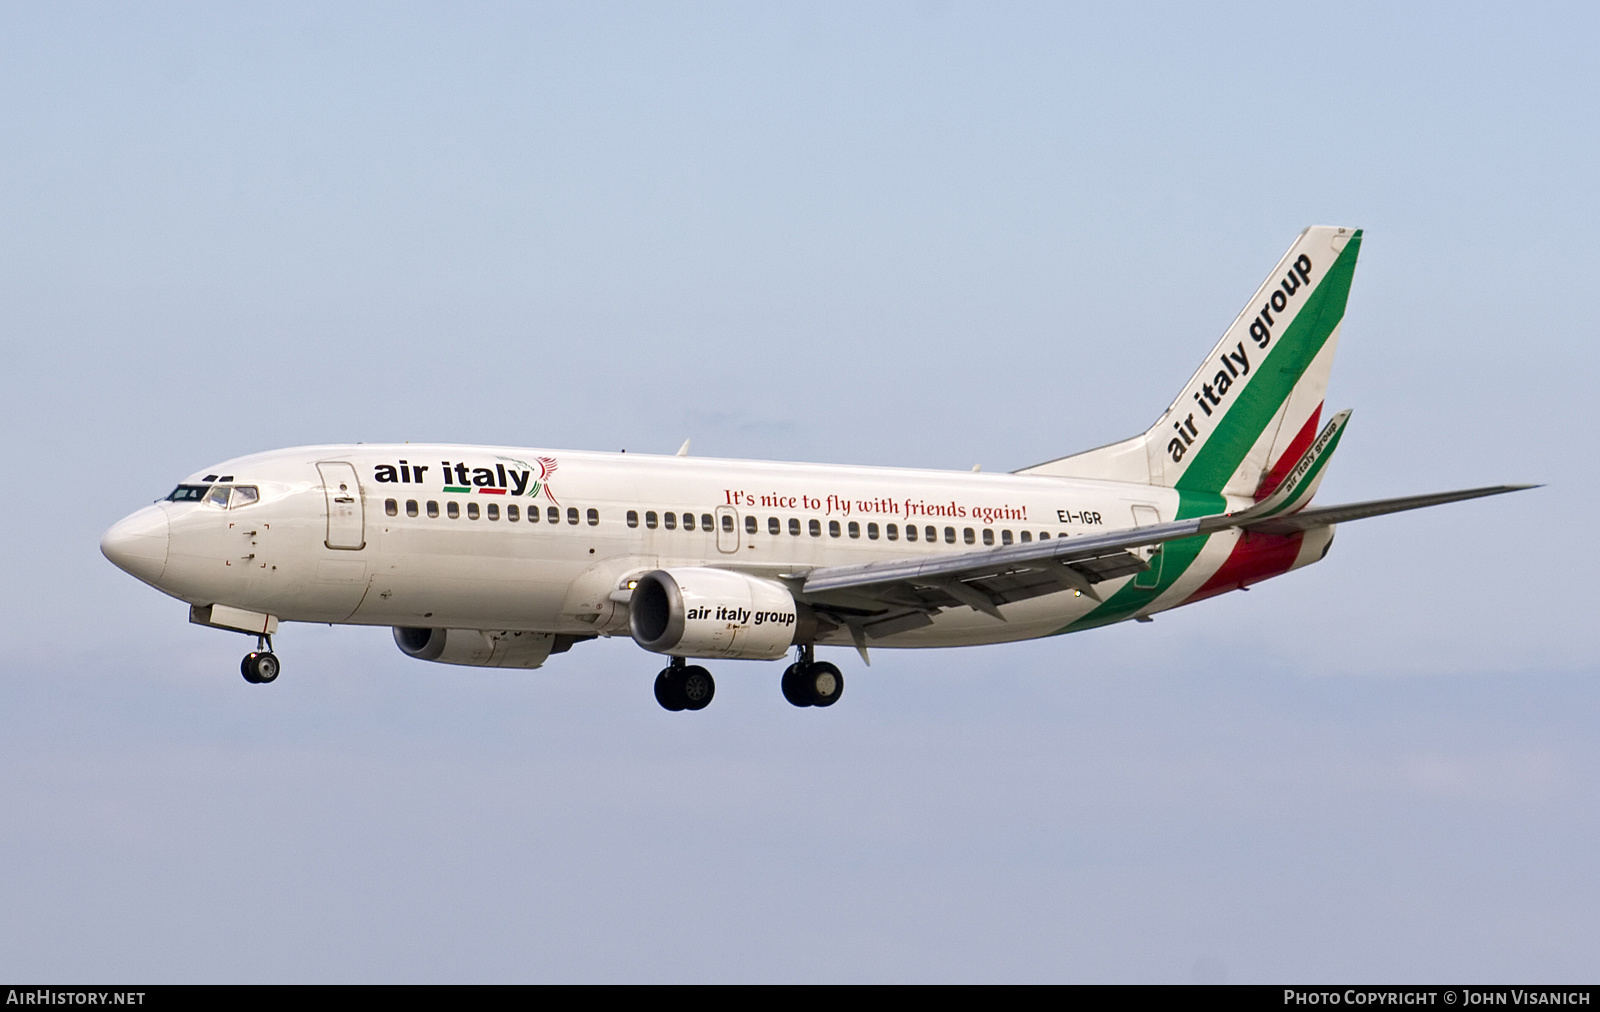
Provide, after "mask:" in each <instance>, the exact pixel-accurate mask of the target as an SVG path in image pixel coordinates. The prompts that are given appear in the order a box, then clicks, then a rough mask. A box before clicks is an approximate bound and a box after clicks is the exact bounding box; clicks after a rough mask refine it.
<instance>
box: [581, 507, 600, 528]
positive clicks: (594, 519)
mask: <svg viewBox="0 0 1600 1012" xmlns="http://www.w3.org/2000/svg"><path fill="white" fill-rule="evenodd" d="M585 519H587V520H588V521H589V526H590V527H599V526H600V511H599V510H597V509H591V510H589V511H588V512H587V513H586V514H585Z"/></svg>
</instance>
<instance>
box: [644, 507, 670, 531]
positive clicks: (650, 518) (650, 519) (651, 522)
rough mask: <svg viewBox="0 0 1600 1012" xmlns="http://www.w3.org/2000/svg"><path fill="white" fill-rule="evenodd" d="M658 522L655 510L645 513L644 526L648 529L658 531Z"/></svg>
mask: <svg viewBox="0 0 1600 1012" xmlns="http://www.w3.org/2000/svg"><path fill="white" fill-rule="evenodd" d="M667 515H668V516H671V515H672V514H670V513H668V514H667ZM656 520H657V518H656V514H655V511H654V510H650V511H647V512H646V513H645V515H644V525H645V526H646V527H648V528H650V529H651V530H652V531H653V530H655V529H656Z"/></svg>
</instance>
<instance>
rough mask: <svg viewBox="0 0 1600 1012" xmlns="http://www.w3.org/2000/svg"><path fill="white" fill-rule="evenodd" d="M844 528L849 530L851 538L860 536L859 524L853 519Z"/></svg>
mask: <svg viewBox="0 0 1600 1012" xmlns="http://www.w3.org/2000/svg"><path fill="white" fill-rule="evenodd" d="M845 529H846V530H847V531H849V532H850V536H851V537H852V538H859V537H861V525H860V524H858V523H856V522H855V521H854V520H852V521H850V524H849V526H848V527H846V528H845Z"/></svg>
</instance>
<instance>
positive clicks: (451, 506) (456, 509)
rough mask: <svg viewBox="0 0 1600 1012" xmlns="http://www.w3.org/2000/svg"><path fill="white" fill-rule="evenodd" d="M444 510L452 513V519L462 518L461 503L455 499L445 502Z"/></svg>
mask: <svg viewBox="0 0 1600 1012" xmlns="http://www.w3.org/2000/svg"><path fill="white" fill-rule="evenodd" d="M444 511H445V512H446V513H448V514H449V515H450V519H451V520H460V519H461V504H460V503H458V502H456V501H455V500H454V499H452V500H450V501H449V502H447V503H445V504H444Z"/></svg>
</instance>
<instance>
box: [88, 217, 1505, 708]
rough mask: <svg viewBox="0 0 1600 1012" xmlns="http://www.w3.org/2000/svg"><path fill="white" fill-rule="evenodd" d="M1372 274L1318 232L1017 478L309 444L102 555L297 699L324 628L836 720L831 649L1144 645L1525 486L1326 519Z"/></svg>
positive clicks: (241, 469) (216, 470)
mask: <svg viewBox="0 0 1600 1012" xmlns="http://www.w3.org/2000/svg"><path fill="white" fill-rule="evenodd" d="M1360 248H1361V232H1360V231H1359V230H1351V229H1346V228H1334V227H1315V228H1309V229H1306V230H1305V231H1304V232H1302V233H1301V234H1300V236H1299V237H1298V238H1297V239H1296V240H1295V242H1294V244H1293V245H1292V246H1290V248H1289V251H1288V252H1287V253H1285V254H1284V256H1283V259H1282V260H1280V261H1279V262H1278V265H1277V266H1276V267H1274V268H1273V270H1272V272H1271V273H1270V274H1268V275H1267V279H1266V281H1265V282H1263V283H1262V285H1261V287H1260V288H1259V289H1258V290H1257V291H1256V293H1255V295H1254V296H1253V297H1252V298H1251V299H1250V301H1249V302H1247V303H1246V304H1245V307H1244V310H1243V311H1242V312H1241V313H1240V314H1239V316H1238V318H1237V319H1236V320H1234V322H1233V324H1232V326H1230V327H1229V328H1228V329H1227V331H1226V332H1225V333H1224V334H1223V336H1222V340H1221V341H1219V342H1218V343H1217V345H1216V347H1215V348H1213V349H1212V350H1211V353H1210V354H1209V355H1207V356H1206V358H1205V360H1204V361H1203V362H1202V363H1201V364H1200V368H1199V369H1198V370H1196V372H1195V373H1194V376H1193V378H1191V379H1190V380H1189V382H1188V383H1187V384H1186V385H1185V386H1184V388H1183V389H1182V390H1181V391H1180V392H1179V393H1178V396H1177V398H1176V399H1175V400H1174V401H1173V402H1172V404H1171V406H1170V407H1168V408H1167V410H1166V412H1165V413H1164V414H1162V416H1161V417H1160V419H1158V420H1157V421H1156V423H1155V425H1153V426H1152V427H1151V428H1150V429H1149V430H1148V431H1146V432H1144V433H1141V434H1140V435H1137V436H1134V437H1133V438H1131V439H1127V440H1124V441H1122V442H1120V443H1113V444H1111V445H1109V446H1103V447H1100V448H1099V449H1095V450H1089V451H1087V452H1085V453H1079V454H1076V455H1074V456H1070V457H1062V458H1060V459H1059V460H1052V461H1049V462H1046V463H1043V464H1038V465H1035V466H1033V467H1027V468H1024V469H1022V470H1021V471H1017V472H1015V473H1013V474H999V475H995V474H981V473H975V472H974V473H969V472H944V471H920V470H906V469H891V468H879V467H841V466H831V465H820V464H785V463H764V462H749V461H733V460H709V459H700V458H695V457H690V456H687V455H686V453H685V452H684V451H680V453H679V455H678V456H673V457H654V456H645V455H640V454H632V453H630V454H611V453H587V452H570V451H561V450H550V449H523V448H517V447H483V446H452V445H425V444H410V443H408V444H404V445H391V446H380V445H355V446H312V447H301V448H298V449H292V450H278V451H275V452H271V453H260V454H255V455H253V456H248V457H239V458H236V459H234V460H230V461H226V462H224V463H221V464H217V465H214V466H212V467H209V468H206V469H205V470H203V471H200V472H197V473H195V474H194V475H191V476H190V477H188V478H185V479H183V481H181V482H180V483H179V484H178V486H177V488H175V489H174V490H173V491H172V493H171V494H170V495H169V496H167V497H166V498H165V499H164V500H161V501H159V502H157V503H156V504H155V505H153V506H146V507H145V508H144V509H141V510H139V511H138V512H136V513H134V514H132V515H131V516H129V517H127V518H125V519H123V520H122V521H120V522H118V523H117V524H116V525H115V526H114V527H112V528H111V529H110V530H109V531H107V532H106V534H105V537H104V538H103V539H102V541H101V550H102V551H103V552H104V553H105V555H106V557H107V558H108V559H110V560H111V561H112V562H113V563H115V564H116V565H117V566H119V567H121V568H122V569H124V570H126V571H127V572H129V573H131V574H132V575H134V576H136V577H138V578H139V579H140V580H143V581H144V582H146V583H149V584H150V585H152V586H154V587H156V588H157V589H159V590H161V591H163V592H165V593H167V594H170V595H172V596H173V597H176V598H178V599H179V600H181V601H184V602H186V603H188V604H189V606H190V607H189V620H190V621H191V622H195V623H199V624H201V625H208V626H214V627H216V628H219V629H229V630H236V631H239V632H244V633H248V634H250V635H253V636H255V637H257V649H256V650H254V651H252V652H251V653H250V654H249V655H247V656H246V657H245V659H244V662H243V664H242V671H243V673H244V677H245V679H246V680H247V681H249V682H253V683H264V682H271V681H272V680H274V679H275V678H277V677H278V670H279V665H278V658H277V656H276V655H275V654H274V653H272V635H273V634H274V633H275V632H276V631H277V629H278V624H279V623H280V622H285V621H288V622H329V623H346V624H356V625H386V626H392V627H393V628H394V639H395V643H396V644H397V645H398V646H399V648H400V650H401V651H403V652H404V653H405V654H407V655H409V656H411V657H415V658H419V659H421V660H426V661H439V662H442V663H445V664H467V665H479V666H487V667H513V668H537V667H539V666H540V665H541V664H543V663H544V662H545V661H546V659H547V658H549V656H550V655H551V654H553V653H560V652H563V651H566V650H568V649H570V648H571V647H572V646H574V645H575V644H578V643H581V642H583V641H585V640H590V639H594V638H595V637H597V636H614V635H631V636H632V637H633V639H634V640H635V641H636V642H637V643H638V644H639V645H640V646H641V647H644V648H645V649H646V650H650V651H654V652H656V653H659V654H664V655H666V656H667V657H668V658H669V660H668V662H667V666H666V667H665V669H663V670H662V671H661V672H660V673H659V674H658V675H657V676H656V681H655V693H656V698H657V700H658V701H659V702H660V703H661V705H662V706H663V707H665V708H667V709H668V710H685V709H687V710H698V709H701V708H703V707H705V706H706V705H707V704H708V703H709V702H710V701H711V698H712V695H713V693H714V692H715V683H714V681H713V680H712V676H711V674H710V673H709V672H708V671H707V670H706V669H705V668H703V667H700V666H698V665H692V664H689V663H688V661H689V660H691V659H701V658H718V659H735V658H738V659H756V660H776V659H778V658H782V657H785V656H787V655H789V653H790V652H791V651H794V653H795V660H794V662H793V663H791V664H790V665H789V666H788V667H787V668H786V669H785V671H784V673H783V676H782V679H781V686H782V690H783V695H784V696H785V698H787V699H788V700H789V702H791V703H793V704H794V705H796V706H830V705H832V704H833V703H834V702H836V701H837V700H838V699H839V698H840V695H841V693H842V692H843V690H844V677H843V675H842V674H841V673H840V671H839V668H838V667H836V666H835V665H833V664H830V663H827V662H826V661H819V660H817V659H816V655H815V648H816V647H818V646H842V647H846V648H849V647H854V648H855V649H856V650H858V651H859V652H860V654H861V657H862V659H863V660H865V659H867V658H868V656H869V655H868V650H869V648H875V647H942V646H957V645H966V644H981V643H999V642H1005V641H1008V640H1022V639H1031V638H1034V637H1039V636H1052V635H1055V634H1057V633H1066V632H1076V631H1078V630H1081V629H1091V628H1094V627H1095V626H1101V625H1106V624H1109V623H1112V622H1121V621H1124V620H1126V619H1133V620H1135V621H1148V620H1149V618H1150V616H1151V615H1152V614H1154V613H1156V612H1158V611H1164V610H1166V609H1168V608H1176V607H1178V606H1179V605H1185V604H1192V603H1194V602H1196V601H1200V600H1203V599H1204V598H1208V597H1212V596H1215V595H1217V594H1222V593H1225V592H1227V591H1231V590H1240V589H1243V588H1245V587H1248V586H1250V585H1251V584H1254V583H1258V582H1260V581H1262V580H1265V579H1267V578H1269V577H1273V576H1278V575H1280V574H1282V573H1287V572H1289V571H1290V570H1292V569H1298V568H1300V567H1301V566H1306V565H1310V564H1311V563H1313V562H1316V561H1318V560H1319V559H1321V558H1322V557H1323V556H1324V555H1326V554H1327V552H1328V548H1329V546H1330V545H1331V544H1332V542H1333V533H1334V525H1335V524H1337V523H1342V522H1344V521H1348V520H1356V519H1360V518H1363V517H1370V516H1376V515H1379V514H1382V513H1392V512H1396V511H1399V510H1408V509H1415V508H1418V507H1422V506H1433V505H1438V504H1440V503H1446V502H1453V501H1457V500H1462V499H1471V498H1475V497H1478V496H1486V495H1494V494H1496V493H1500V492H1508V491H1512V490H1514V489H1517V488H1526V487H1529V486H1511V485H1500V486H1494V487H1490V488H1476V489H1469V490H1464V491H1458V492H1445V493H1439V494H1435V495H1422V496H1411V497H1407V498H1401V499H1385V500H1377V501H1372V502H1360V503H1353V504H1347V505H1340V506H1322V507H1314V506H1310V505H1309V503H1310V501H1311V497H1312V495H1313V494H1314V493H1315V492H1316V490H1317V486H1318V484H1319V482H1320V481H1321V479H1322V475H1323V471H1324V468H1325V466H1326V464H1327V462H1328V459H1329V457H1330V456H1332V454H1333V451H1334V449H1335V448H1336V447H1337V446H1338V445H1339V439H1340V436H1341V435H1342V434H1343V432H1344V428H1345V424H1346V422H1347V420H1348V419H1349V412H1348V411H1343V412H1339V413H1337V414H1335V415H1333V416H1332V417H1330V418H1327V419H1324V417H1323V392H1324V390H1325V389H1326V387H1327V382H1328V374H1329V370H1330V368H1331V366H1332V364H1333V353H1334V347H1335V345H1336V344H1337V343H1338V339H1339V329H1340V324H1341V321H1342V320H1343V318H1344V312H1345V302H1346V299H1347V297H1348V295H1349V291H1350V281H1351V277H1352V275H1353V273H1354V270H1355V264H1356V256H1357V254H1358V252H1359V251H1360ZM686 449H687V444H685V450H686Z"/></svg>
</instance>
